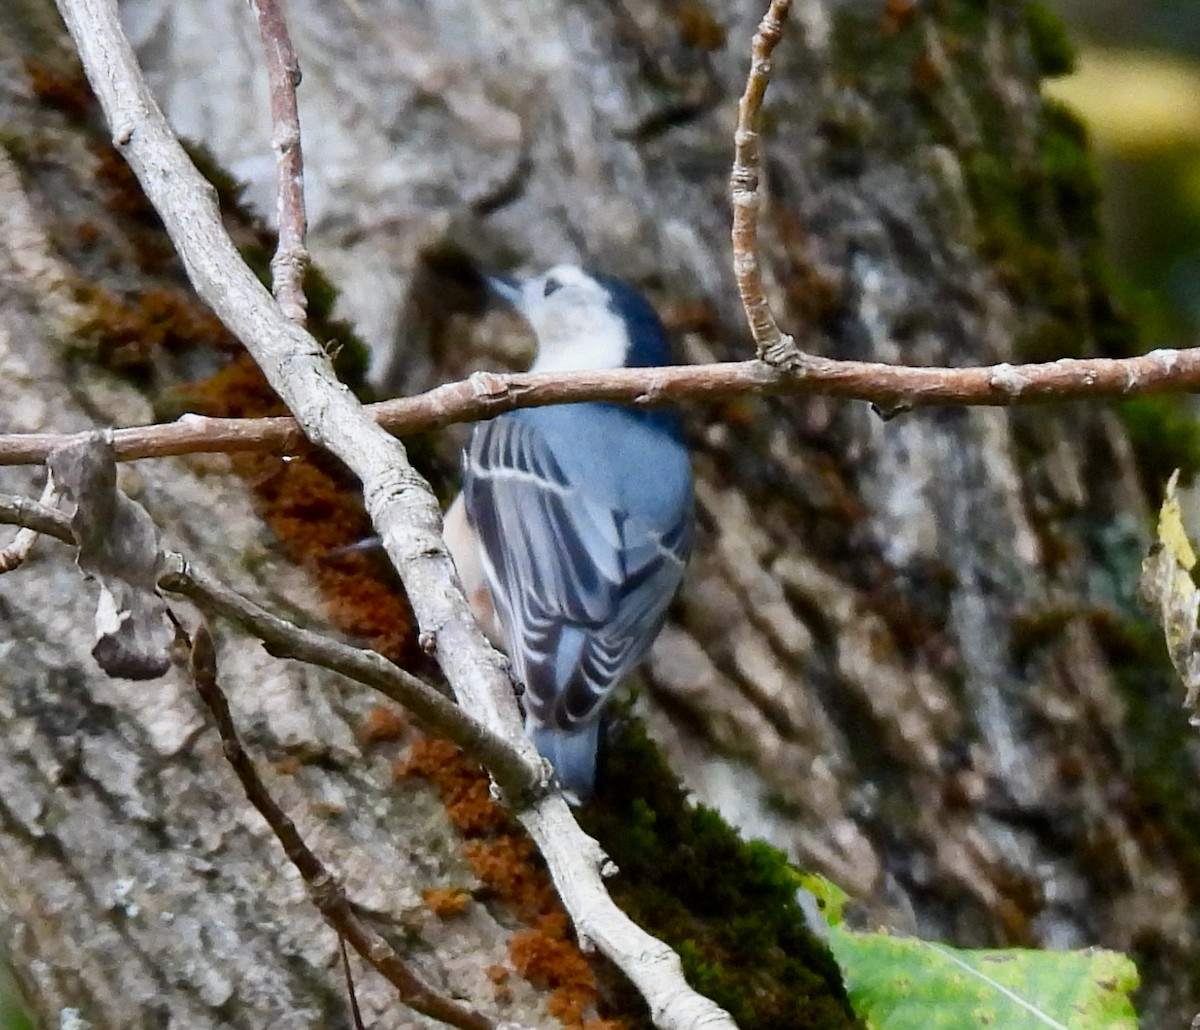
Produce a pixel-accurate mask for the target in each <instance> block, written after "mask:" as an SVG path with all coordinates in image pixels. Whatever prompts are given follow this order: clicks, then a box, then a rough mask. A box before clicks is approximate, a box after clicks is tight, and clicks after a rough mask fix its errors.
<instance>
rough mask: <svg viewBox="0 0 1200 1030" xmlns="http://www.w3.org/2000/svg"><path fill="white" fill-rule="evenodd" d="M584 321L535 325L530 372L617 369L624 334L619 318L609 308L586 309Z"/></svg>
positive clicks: (621, 358)
mask: <svg viewBox="0 0 1200 1030" xmlns="http://www.w3.org/2000/svg"><path fill="white" fill-rule="evenodd" d="M587 314H588V317H587V320H586V324H583V325H578V326H573V325H562V324H561V323H559V324H555V325H553V326H535V327H534V328H535V331H536V332H537V338H538V353H537V360H536V361H534V363H533V365H532V367H531V368H530V369H529V371H530V372H576V371H590V370H594V369H602V368H621V367H623V366H624V364H625V357H626V335H625V326H624V323H622V321H621V319H620V318H619V317H618V316H617V315H615V314H613V313H612V312H611V311H607V310H602V311H599V312H598V311H597V310H595V309H593V310H591V311H589V312H588V313H587Z"/></svg>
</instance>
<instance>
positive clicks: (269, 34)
mask: <svg viewBox="0 0 1200 1030" xmlns="http://www.w3.org/2000/svg"><path fill="white" fill-rule="evenodd" d="M253 2H254V12H255V14H256V15H257V16H258V32H259V35H260V36H261V37H262V44H263V51H264V53H265V54H266V59H267V77H268V79H269V80H270V83H271V126H272V128H271V149H273V150H274V151H275V168H276V188H277V191H278V192H277V198H276V209H275V210H276V220H277V222H278V226H279V243H278V246H277V247H276V250H275V257H274V258H272V260H271V282H272V287H273V292H274V294H275V299H276V300H277V301H278V302H279V306H280V308H282V309H283V313H284V314H285V315H287V317H288V318H290V319H291V320H292V321H293V322H295V323H296V324H297V325H304V319H305V313H306V310H307V298H306V297H305V296H304V271H305V269H306V268H307V267H308V250H307V248H306V247H305V243H304V237H305V234H306V233H307V232H308V218H307V216H306V215H305V212H304V155H303V153H302V151H301V149H300V110H299V108H298V107H297V104H296V87H297V86H298V85H300V62H299V61H297V60H296V51H295V49H293V47H292V39H291V36H290V35H288V30H287V22H286V21H285V20H284V17H283V11H282V10H281V9H280V6H279V0H253Z"/></svg>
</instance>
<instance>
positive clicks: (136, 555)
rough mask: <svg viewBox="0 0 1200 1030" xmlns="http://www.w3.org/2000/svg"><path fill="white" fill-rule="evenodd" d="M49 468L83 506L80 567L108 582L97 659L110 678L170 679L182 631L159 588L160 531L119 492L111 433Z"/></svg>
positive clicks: (62, 452) (99, 612)
mask: <svg viewBox="0 0 1200 1030" xmlns="http://www.w3.org/2000/svg"><path fill="white" fill-rule="evenodd" d="M47 464H48V465H49V467H50V472H51V474H52V475H53V477H54V484H55V489H56V490H57V491H58V492H59V493H60V494H61V495H62V496H63V497H64V498H65V499H66V500H67V501H69V502H71V503H73V504H74V505H75V512H74V514H73V515H72V516H71V528H72V530H73V531H74V533H75V540H76V542H77V543H78V544H79V555H78V557H77V559H76V560H77V562H78V564H79V567H80V568H81V569H82V570H83V571H84V573H85V574H86V575H87V576H89V577H90V578H92V579H95V580H96V582H97V583H99V585H100V599H99V602H98V603H97V606H96V644H95V646H94V647H93V648H92V655H93V657H94V658H95V659H96V661H97V662H98V663H99V664H100V667H101V668H102V669H103V670H104V671H105V672H106V673H108V674H109V675H110V676H119V677H122V678H124V679H134V680H144V679H154V678H156V677H158V676H161V675H163V674H164V673H165V672H166V671H167V670H168V669H169V668H170V666H171V657H170V648H171V643H172V641H173V640H174V632H173V630H172V628H171V626H170V623H169V622H168V620H167V617H166V615H167V606H166V604H165V602H164V601H163V600H162V598H161V597H159V596H158V593H157V590H156V587H155V584H156V582H157V570H158V531H157V530H156V528H155V526H154V522H153V521H152V520H151V518H150V516H149V515H148V514H147V513H146V510H145V509H144V508H143V507H142V506H141V505H140V504H138V503H137V502H135V501H131V500H130V499H129V498H128V497H126V496H125V495H124V494H122V493H121V492H120V491H119V490H117V465H116V461H115V460H114V458H113V450H112V444H111V442H110V439H109V437H108V435H107V434H105V433H92V434H90V435H89V436H88V437H87V438H86V439H82V440H79V441H76V442H73V443H69V444H66V445H64V446H62V447H59V448H57V449H55V450H54V451H53V452H52V453H51V454H50V456H49V459H48V461H47Z"/></svg>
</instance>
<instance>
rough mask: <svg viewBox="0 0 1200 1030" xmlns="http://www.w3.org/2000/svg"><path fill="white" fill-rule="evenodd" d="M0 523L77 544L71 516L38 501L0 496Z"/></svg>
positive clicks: (65, 542)
mask: <svg viewBox="0 0 1200 1030" xmlns="http://www.w3.org/2000/svg"><path fill="white" fill-rule="evenodd" d="M0 522H3V523H5V524H6V525H9V526H22V527H24V528H25V529H29V530H32V531H33V532H34V533H40V534H42V536H52V537H54V539H55V540H61V541H62V542H63V543H64V544H74V543H75V534H74V533H72V532H71V518H70V516H69V515H66V514H64V513H63V512H61V511H58V510H57V509H55V508H48V507H47V506H46V505H44V504H42V503H40V502H38V501H31V500H30V499H29V498H28V497H9V496H6V495H0Z"/></svg>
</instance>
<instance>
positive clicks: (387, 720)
mask: <svg viewBox="0 0 1200 1030" xmlns="http://www.w3.org/2000/svg"><path fill="white" fill-rule="evenodd" d="M407 729H408V718H407V717H406V716H405V714H404V713H403V712H402V711H400V710H399V709H398V708H393V707H391V706H389V705H376V706H375V707H374V708H372V709H371V710H370V711H369V712H368V713H367V717H366V718H365V719H363V721H362V722H361V723H359V726H358V739H359V742H360V743H362V744H364V745H366V746H368V747H369V746H370V745H372V744H386V743H389V742H391V741H396V740H400V739H401V738H402V737H403V736H404V734H405V731H406V730H407Z"/></svg>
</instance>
